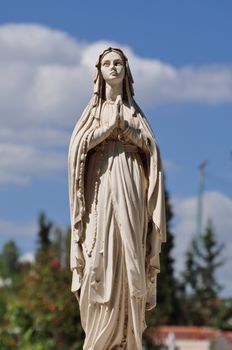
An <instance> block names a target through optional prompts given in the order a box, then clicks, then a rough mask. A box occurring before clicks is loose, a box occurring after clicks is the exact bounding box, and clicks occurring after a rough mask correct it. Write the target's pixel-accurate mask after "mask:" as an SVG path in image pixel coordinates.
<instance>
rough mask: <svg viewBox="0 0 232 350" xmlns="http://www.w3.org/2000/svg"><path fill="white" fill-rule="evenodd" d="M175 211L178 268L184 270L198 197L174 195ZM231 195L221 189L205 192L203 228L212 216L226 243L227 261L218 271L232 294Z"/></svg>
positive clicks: (226, 291)
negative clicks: (228, 195)
mask: <svg viewBox="0 0 232 350" xmlns="http://www.w3.org/2000/svg"><path fill="white" fill-rule="evenodd" d="M173 208H174V214H175V216H176V218H177V223H176V225H175V227H174V229H173V231H174V233H175V249H174V256H175V257H176V267H177V270H178V271H181V270H183V267H184V260H185V253H186V250H187V248H188V246H189V243H190V241H191V239H192V238H193V236H194V234H195V233H196V216H197V197H189V198H182V199H180V198H179V199H175V200H174V201H173ZM231 213H232V199H231V198H229V197H227V196H225V195H224V194H222V193H220V192H206V193H205V194H204V198H203V228H205V226H206V224H207V221H208V220H209V219H211V220H212V222H213V225H214V228H215V234H216V235H217V239H218V241H219V242H220V243H225V248H224V251H223V258H225V264H224V266H223V267H221V268H220V270H219V271H218V276H219V280H220V282H221V283H222V285H224V286H225V290H224V293H225V294H227V295H231V291H232V281H231V278H230V275H231V263H232V254H231V251H232V241H231V232H232V221H231Z"/></svg>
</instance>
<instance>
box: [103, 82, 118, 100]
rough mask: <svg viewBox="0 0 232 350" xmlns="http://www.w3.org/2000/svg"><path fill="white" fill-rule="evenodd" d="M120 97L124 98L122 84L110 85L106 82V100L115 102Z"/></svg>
mask: <svg viewBox="0 0 232 350" xmlns="http://www.w3.org/2000/svg"><path fill="white" fill-rule="evenodd" d="M118 96H121V97H122V84H117V85H109V84H108V83H107V82H106V100H110V101H115V100H116V98H117V97H118Z"/></svg>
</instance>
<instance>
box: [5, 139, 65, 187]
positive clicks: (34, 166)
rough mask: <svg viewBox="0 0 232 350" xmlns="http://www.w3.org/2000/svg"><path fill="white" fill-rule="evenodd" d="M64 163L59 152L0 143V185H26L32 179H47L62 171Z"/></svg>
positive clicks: (63, 157)
mask: <svg viewBox="0 0 232 350" xmlns="http://www.w3.org/2000/svg"><path fill="white" fill-rule="evenodd" d="M66 163H67V159H66V157H65V155H64V154H62V153H61V152H55V151H52V150H49V151H47V150H42V147H41V149H39V148H34V147H33V146H31V145H30V146H25V145H20V144H13V143H12V144H9V143H0V164H1V168H0V184H1V183H14V184H26V183H28V182H29V181H30V180H31V179H32V178H38V177H45V176H46V177H48V176H51V175H52V174H54V173H56V172H58V171H59V170H63V169H64V167H65V165H66Z"/></svg>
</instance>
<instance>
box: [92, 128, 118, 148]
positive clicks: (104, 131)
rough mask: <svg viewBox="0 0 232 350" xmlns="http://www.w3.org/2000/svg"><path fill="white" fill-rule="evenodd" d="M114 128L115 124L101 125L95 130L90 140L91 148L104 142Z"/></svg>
mask: <svg viewBox="0 0 232 350" xmlns="http://www.w3.org/2000/svg"><path fill="white" fill-rule="evenodd" d="M113 129H114V125H110V126H101V127H99V128H97V129H95V130H94V131H93V133H92V134H91V137H90V141H89V149H92V148H94V147H96V146H97V145H98V144H100V143H101V142H103V141H104V140H105V139H107V137H109V136H110V134H111V132H112V131H113Z"/></svg>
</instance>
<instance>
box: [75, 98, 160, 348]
mask: <svg viewBox="0 0 232 350" xmlns="http://www.w3.org/2000/svg"><path fill="white" fill-rule="evenodd" d="M112 113H113V104H111V103H110V101H106V102H104V104H103V105H102V108H101V109H100V111H99V115H98V117H97V118H96V115H95V116H92V117H91V108H90V111H88V109H87V111H85V112H84V115H83V117H82V120H81V121H80V123H82V127H80V126H77V128H76V130H74V135H73V137H72V140H71V143H70V156H69V174H70V199H71V220H72V243H71V267H72V270H73V271H74V274H76V275H77V277H78V283H77V284H75V286H74V287H73V291H74V292H76V289H77V288H79V292H78V296H79V303H80V313H81V322H82V326H83V329H84V331H85V334H86V338H85V343H84V348H83V349H84V350H93V349H94V350H111V349H128V350H132V349H137V350H142V344H141V339H142V332H143V330H144V328H145V320H144V315H145V309H146V308H152V307H154V306H155V302H156V301H155V293H156V274H157V272H159V252H160V246H161V243H162V241H164V240H165V223H164V222H165V218H164V214H163V213H164V210H163V209H164V207H163V205H164V204H163V189H162V172H161V164H160V159H159V153H158V149H157V146H156V143H155V141H154V136H153V135H152V134H151V131H150V128H149V127H148V125H147V122H146V120H145V118H144V116H142V115H141V114H140V113H138V114H137V116H132V114H131V110H130V108H129V107H128V106H127V105H126V104H123V106H122V109H121V113H122V115H123V118H124V120H125V121H126V123H127V127H126V129H125V130H124V131H122V130H118V129H114V130H110V128H109V124H110V117H111V116H112ZM152 176H153V177H154V178H153V177H152Z"/></svg>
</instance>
